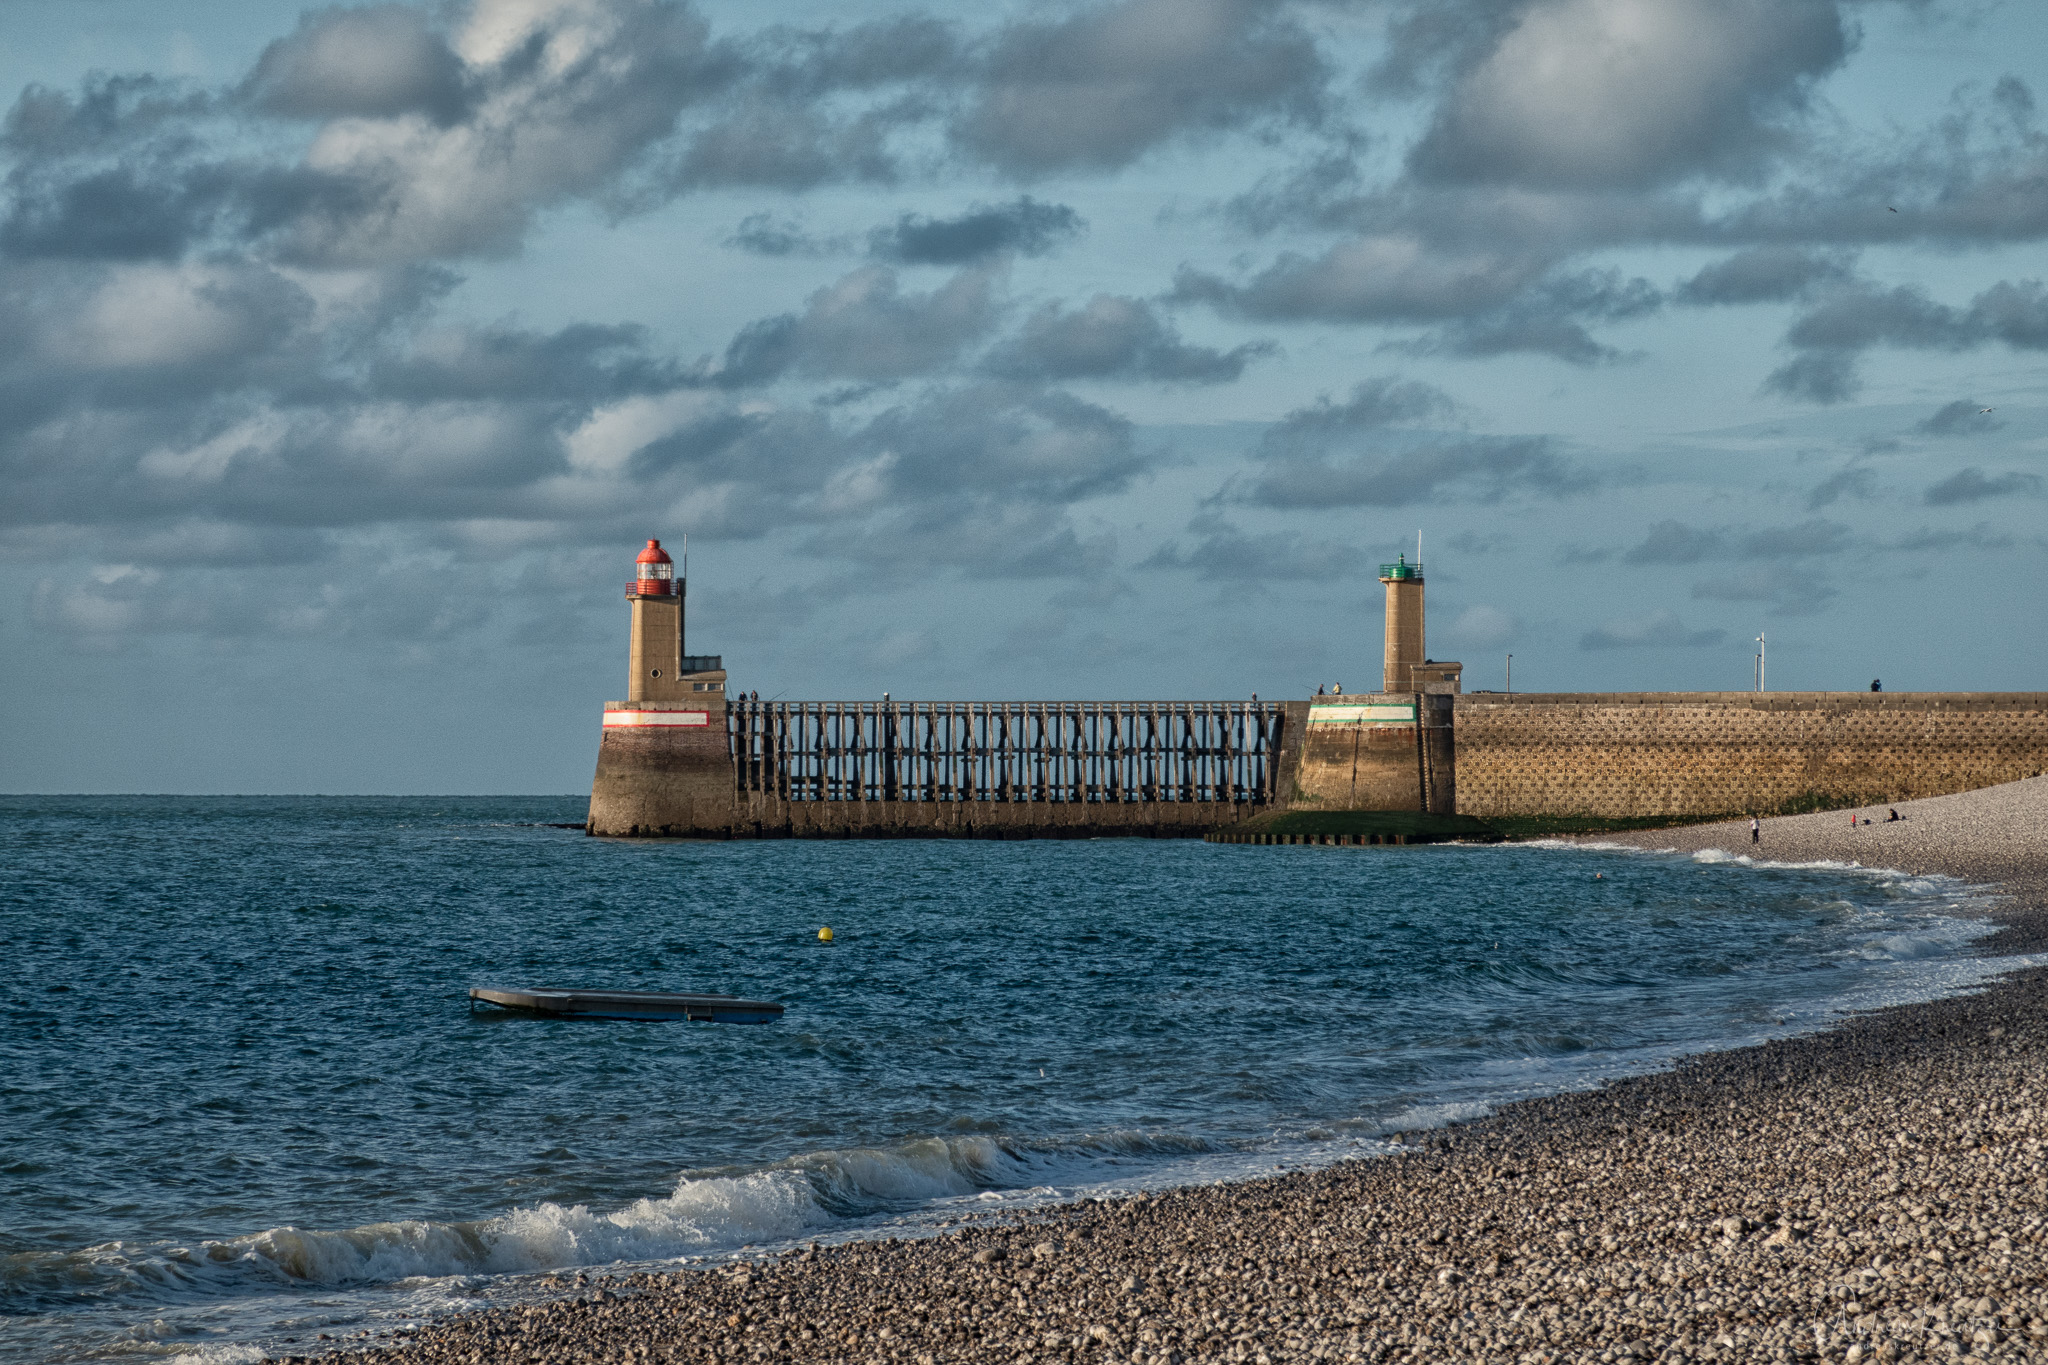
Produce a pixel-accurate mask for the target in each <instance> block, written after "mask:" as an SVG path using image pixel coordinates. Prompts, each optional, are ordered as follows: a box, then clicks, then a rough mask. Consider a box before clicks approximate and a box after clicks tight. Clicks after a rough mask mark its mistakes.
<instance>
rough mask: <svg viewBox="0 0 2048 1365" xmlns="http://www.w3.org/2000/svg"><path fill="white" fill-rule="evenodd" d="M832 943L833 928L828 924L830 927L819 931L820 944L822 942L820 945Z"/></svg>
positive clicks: (827, 926)
mask: <svg viewBox="0 0 2048 1365" xmlns="http://www.w3.org/2000/svg"><path fill="white" fill-rule="evenodd" d="M831 941H832V926H831V925H829V924H828V925H826V926H825V927H824V928H822V929H820V930H819V931H818V942H820V943H830V942H831Z"/></svg>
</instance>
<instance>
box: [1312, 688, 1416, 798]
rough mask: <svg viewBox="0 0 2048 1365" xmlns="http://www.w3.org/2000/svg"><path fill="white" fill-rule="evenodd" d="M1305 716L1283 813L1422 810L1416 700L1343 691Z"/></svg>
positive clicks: (1400, 694)
mask: <svg viewBox="0 0 2048 1365" xmlns="http://www.w3.org/2000/svg"><path fill="white" fill-rule="evenodd" d="M1306 711H1307V716H1306V720H1307V724H1306V725H1305V726H1304V727H1303V738H1302V741H1301V745H1300V749H1301V754H1300V759H1299V763H1298V766H1297V768H1296V770H1295V772H1294V774H1293V778H1294V782H1293V786H1292V788H1291V790H1289V791H1288V793H1287V794H1288V801H1287V808H1288V809H1290V810H1420V809H1422V749H1421V747H1420V746H1419V744H1418V743H1417V734H1418V726H1417V723H1416V720H1415V717H1416V716H1417V715H1418V714H1419V711H1418V706H1417V701H1416V696H1415V694H1414V693H1410V692H1346V693H1341V694H1338V695H1335V696H1329V697H1317V698H1316V699H1315V700H1314V701H1313V702H1311V703H1309V705H1308V706H1307V708H1306ZM1395 717H1406V719H1405V720H1404V719H1396V718H1395Z"/></svg>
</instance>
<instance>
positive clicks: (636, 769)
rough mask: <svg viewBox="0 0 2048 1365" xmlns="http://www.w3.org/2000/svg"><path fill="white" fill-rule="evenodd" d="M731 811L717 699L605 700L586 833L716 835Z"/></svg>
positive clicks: (727, 825)
mask: <svg viewBox="0 0 2048 1365" xmlns="http://www.w3.org/2000/svg"><path fill="white" fill-rule="evenodd" d="M714 707H715V708H716V709H713V708H714ZM734 809H735V801H734V796H733V771H732V756H731V753H730V749H729V741H728V740H727V738H726V725H725V700H724V698H722V697H721V698H719V699H718V700H717V701H716V702H714V703H710V704H709V705H707V704H706V703H705V702H701V701H695V702H645V701H638V702H607V703H606V704H605V715H604V738H603V739H602V740H601V741H599V743H598V748H597V778H596V780H595V781H593V782H592V783H591V786H590V818H589V821H588V823H587V824H586V825H585V828H586V829H587V830H588V831H589V832H590V833H592V834H601V835H617V836H635V835H638V836H642V837H645V836H649V835H667V836H669V837H672V838H691V837H697V838H711V839H721V838H727V837H729V836H730V835H731V833H732V826H733V815H734Z"/></svg>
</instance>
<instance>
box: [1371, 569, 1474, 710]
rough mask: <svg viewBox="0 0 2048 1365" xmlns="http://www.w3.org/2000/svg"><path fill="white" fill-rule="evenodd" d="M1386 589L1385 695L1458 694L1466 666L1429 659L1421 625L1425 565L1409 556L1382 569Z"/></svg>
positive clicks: (1382, 686)
mask: <svg viewBox="0 0 2048 1365" xmlns="http://www.w3.org/2000/svg"><path fill="white" fill-rule="evenodd" d="M1380 582H1382V583H1384V584H1386V585H1387V654H1386V671H1385V677H1384V679H1383V681H1382V684H1381V688H1380V690H1381V691H1383V692H1457V691H1459V690H1460V688H1461V679H1462V677H1463V675H1464V671H1465V666H1464V665H1463V664H1459V663H1448V662H1446V661H1444V660H1441V659H1432V658H1430V657H1429V654H1428V651H1427V646H1426V643H1425V637H1424V634H1423V625H1422V564H1421V562H1420V561H1419V560H1418V561H1417V562H1416V563H1413V564H1410V563H1409V562H1408V556H1407V555H1400V556H1398V557H1397V558H1396V559H1395V561H1394V562H1393V563H1392V564H1382V565H1380Z"/></svg>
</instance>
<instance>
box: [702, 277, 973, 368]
mask: <svg viewBox="0 0 2048 1365" xmlns="http://www.w3.org/2000/svg"><path fill="white" fill-rule="evenodd" d="M997 278H998V277H997V276H996V275H994V274H991V273H990V272H988V271H985V270H962V271H960V272H959V273H958V274H956V275H954V277H953V278H952V279H951V280H948V281H947V282H946V283H944V284H942V285H940V286H939V287H938V288H936V289H934V290H932V291H931V292H930V293H926V294H907V293H904V292H903V291H902V289H901V288H900V286H899V284H898V280H897V276H896V272H895V271H894V270H891V269H890V268H889V267H887V266H880V265H871V266H863V267H861V268H860V269H859V270H856V271H854V272H853V273H851V274H849V275H846V276H844V277H843V278H841V279H840V280H839V281H838V282H836V283H834V284H831V285H828V286H827V287H825V288H823V289H820V290H818V291H817V292H816V293H814V294H812V295H811V297H810V298H809V299H808V300H807V301H806V302H805V305H804V310H803V311H802V312H801V313H784V314H782V315H780V316H778V317H772V318H764V319H762V320H761V321H759V322H754V323H750V324H748V325H747V326H746V327H745V328H744V329H742V330H741V332H740V333H739V335H737V336H735V337H734V338H733V340H732V342H731V344H729V345H728V346H727V347H726V350H725V358H724V362H723V365H722V366H721V368H720V370H719V371H718V374H717V376H716V378H717V381H718V382H719V383H721V384H724V385H726V386H727V387H739V386H745V385H755V384H766V383H769V382H772V381H774V380H776V379H779V378H781V377H782V376H784V375H785V374H798V375H803V376H807V377H811V378H826V379H854V380H861V381H865V382H868V383H891V382H894V381H896V380H900V379H906V378H909V377H911V376H913V375H919V374H928V373H931V372H933V371H935V370H938V369H941V368H944V367H945V366H946V365H948V364H950V363H951V362H952V361H953V360H955V359H956V358H957V357H958V356H959V354H960V353H961V351H962V350H963V349H964V348H965V347H967V346H969V345H971V344H972V343H974V342H976V341H978V340H980V339H981V338H982V337H983V336H985V335H986V334H987V333H988V331H989V330H990V328H992V327H993V326H994V325H995V323H996V320H997V317H998V315H999V313H1000V308H999V306H998V303H997V300H996V297H995V282H996V279H997Z"/></svg>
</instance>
